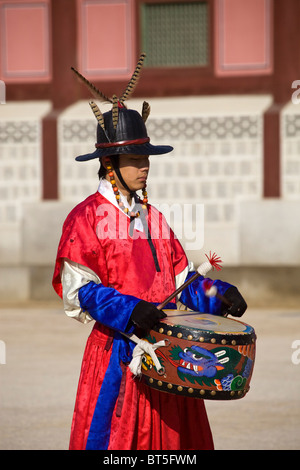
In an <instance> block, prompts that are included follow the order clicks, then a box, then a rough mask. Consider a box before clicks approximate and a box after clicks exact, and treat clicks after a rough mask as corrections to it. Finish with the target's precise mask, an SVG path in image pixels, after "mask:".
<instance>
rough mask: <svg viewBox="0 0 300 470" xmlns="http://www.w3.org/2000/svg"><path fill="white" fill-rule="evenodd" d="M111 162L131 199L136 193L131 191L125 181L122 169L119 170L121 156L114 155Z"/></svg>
mask: <svg viewBox="0 0 300 470" xmlns="http://www.w3.org/2000/svg"><path fill="white" fill-rule="evenodd" d="M110 161H111V166H112V167H113V169H114V171H115V172H116V174H117V177H118V179H119V181H120V183H121V184H122V186H123V188H125V189H126V191H128V192H129V194H130V197H133V195H134V193H135V191H132V190H131V189H129V187H128V185H127V183H126V182H125V181H124V178H123V176H122V175H121V171H120V168H119V156H118V155H114V156H113V157H111V160H110Z"/></svg>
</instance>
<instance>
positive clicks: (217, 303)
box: [179, 272, 231, 315]
mask: <svg viewBox="0 0 300 470" xmlns="http://www.w3.org/2000/svg"><path fill="white" fill-rule="evenodd" d="M193 274H195V272H190V273H188V275H187V277H186V281H187V280H188V279H189V278H190V277H191V276H193ZM206 279H207V278H206ZM203 281H204V277H203V276H200V277H198V279H196V280H195V281H193V282H192V283H191V284H190V285H189V286H187V287H186V288H185V289H184V290H183V291H182V293H181V296H180V299H179V300H180V302H181V303H183V304H184V305H186V307H188V308H190V309H191V310H194V311H196V312H203V313H211V314H213V315H221V313H222V312H221V306H222V302H221V300H219V299H218V298H217V297H208V296H207V295H205V290H204V288H203V286H202V283H203ZM213 286H216V287H217V289H218V292H219V294H221V295H224V293H225V292H226V290H227V289H229V287H231V284H228V283H227V282H223V281H219V280H216V281H213Z"/></svg>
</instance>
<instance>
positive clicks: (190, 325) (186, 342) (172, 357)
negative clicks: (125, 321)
mask: <svg viewBox="0 0 300 470" xmlns="http://www.w3.org/2000/svg"><path fill="white" fill-rule="evenodd" d="M165 313H166V314H167V315H168V316H167V317H166V318H164V319H163V320H162V321H161V322H160V323H158V324H157V325H156V326H155V328H154V329H153V330H151V331H150V332H149V335H148V336H147V337H146V338H145V340H147V341H149V342H150V343H152V344H155V343H157V342H158V341H161V340H166V341H165V342H166V343H167V344H166V346H163V347H159V348H157V349H156V351H155V352H156V355H157V357H158V359H159V361H160V363H161V365H162V371H160V373H158V372H157V370H156V368H155V366H154V364H153V361H152V359H151V358H150V356H149V355H147V354H145V355H144V357H143V362H142V379H143V380H144V381H145V382H146V384H147V385H149V386H150V387H152V388H155V389H158V390H161V391H163V392H168V393H175V394H179V395H185V396H190V397H194V398H204V399H210V400H212V399H214V400H234V399H238V398H242V397H244V396H245V394H246V393H247V392H248V390H249V388H250V380H251V376H252V372H253V367H254V359H255V342H256V335H255V331H254V329H253V328H252V327H251V326H250V325H247V324H246V323H243V322H241V321H238V320H233V319H229V318H224V317H220V316H216V315H210V314H206V313H201V312H189V311H187V312H185V313H183V311H181V310H165Z"/></svg>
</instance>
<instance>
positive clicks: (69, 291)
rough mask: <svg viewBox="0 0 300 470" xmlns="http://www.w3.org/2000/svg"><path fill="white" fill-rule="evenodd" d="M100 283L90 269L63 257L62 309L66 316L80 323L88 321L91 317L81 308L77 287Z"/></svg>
mask: <svg viewBox="0 0 300 470" xmlns="http://www.w3.org/2000/svg"><path fill="white" fill-rule="evenodd" d="M91 281H93V282H95V283H96V284H100V283H101V280H100V278H99V277H98V276H97V274H95V273H94V272H93V271H92V270H91V269H89V268H87V267H86V266H83V265H81V264H78V263H74V262H73V261H71V260H69V259H67V258H65V259H64V261H63V265H62V271H61V282H62V288H63V303H64V310H65V313H66V314H67V315H68V317H72V318H75V319H76V320H78V321H80V322H81V323H88V322H90V321H91V320H93V318H92V317H91V316H90V315H89V314H88V312H86V311H84V310H82V308H81V307H80V302H79V299H78V291H79V289H80V288H81V287H82V286H84V285H85V284H88V283H89V282H91Z"/></svg>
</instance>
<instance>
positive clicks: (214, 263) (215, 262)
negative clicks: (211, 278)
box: [205, 251, 222, 271]
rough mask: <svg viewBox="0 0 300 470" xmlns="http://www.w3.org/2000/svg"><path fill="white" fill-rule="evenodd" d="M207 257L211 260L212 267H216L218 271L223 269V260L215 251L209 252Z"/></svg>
mask: <svg viewBox="0 0 300 470" xmlns="http://www.w3.org/2000/svg"><path fill="white" fill-rule="evenodd" d="M205 256H206V258H207V259H208V261H209V262H210V264H211V265H212V268H213V269H214V268H216V270H217V271H221V269H222V266H221V264H222V260H221V258H220V257H219V256H218V255H217V254H216V253H213V254H211V251H210V252H209V256H207V255H205Z"/></svg>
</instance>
